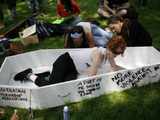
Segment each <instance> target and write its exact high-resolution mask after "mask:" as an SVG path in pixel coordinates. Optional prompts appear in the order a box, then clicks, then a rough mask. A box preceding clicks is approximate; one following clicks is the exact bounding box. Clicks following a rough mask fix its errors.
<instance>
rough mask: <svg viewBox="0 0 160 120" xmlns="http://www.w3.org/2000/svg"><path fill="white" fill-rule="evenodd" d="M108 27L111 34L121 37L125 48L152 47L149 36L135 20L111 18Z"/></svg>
mask: <svg viewBox="0 0 160 120" xmlns="http://www.w3.org/2000/svg"><path fill="white" fill-rule="evenodd" d="M109 27H110V29H111V30H112V32H115V33H117V34H118V35H122V36H123V38H124V39H125V41H126V42H127V46H152V38H151V35H150V34H149V32H148V31H147V30H146V29H145V28H144V27H143V26H142V25H141V23H140V22H139V21H138V20H137V19H122V18H121V17H112V18H111V19H110V20H109Z"/></svg>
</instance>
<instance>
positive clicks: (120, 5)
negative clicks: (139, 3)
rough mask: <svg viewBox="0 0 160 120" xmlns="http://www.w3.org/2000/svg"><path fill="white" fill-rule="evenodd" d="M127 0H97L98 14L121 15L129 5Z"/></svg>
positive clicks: (107, 16)
mask: <svg viewBox="0 0 160 120" xmlns="http://www.w3.org/2000/svg"><path fill="white" fill-rule="evenodd" d="M130 6H131V5H130V3H129V1H128V0H99V8H98V10H97V12H98V14H99V15H100V16H102V17H104V18H110V17H111V16H116V15H121V14H122V13H123V10H126V9H128V8H129V7H130Z"/></svg>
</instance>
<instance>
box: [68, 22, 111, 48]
mask: <svg viewBox="0 0 160 120" xmlns="http://www.w3.org/2000/svg"><path fill="white" fill-rule="evenodd" d="M77 26H78V27H77ZM77 26H75V27H73V29H72V30H71V32H69V34H68V38H67V39H66V40H65V41H66V42H65V47H66V46H67V47H68V48H72V46H71V45H70V44H69V43H70V42H72V43H74V45H75V46H77V45H76V42H77V41H78V40H79V41H81V43H85V46H84V45H82V44H81V46H80V45H79V47H81V48H83V47H84V48H86V47H89V48H91V47H95V46H97V47H106V44H107V42H108V41H109V40H110V39H111V37H112V35H113V34H112V32H111V31H110V30H107V31H105V30H103V29H102V28H100V27H99V26H97V25H96V24H93V23H90V22H79V23H78V24H77ZM76 29H77V30H78V31H81V32H79V33H80V34H82V36H81V35H80V36H78V37H79V38H78V39H77V38H75V36H74V35H75V34H77V33H75V32H74V31H76ZM71 35H72V36H71ZM76 37H77V36H76Z"/></svg>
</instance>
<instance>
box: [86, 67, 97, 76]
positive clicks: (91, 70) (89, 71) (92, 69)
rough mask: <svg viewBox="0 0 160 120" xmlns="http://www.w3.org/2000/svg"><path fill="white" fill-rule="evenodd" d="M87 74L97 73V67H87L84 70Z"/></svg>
mask: <svg viewBox="0 0 160 120" xmlns="http://www.w3.org/2000/svg"><path fill="white" fill-rule="evenodd" d="M86 73H87V75H88V76H93V75H96V74H97V68H95V67H88V68H87V70H86Z"/></svg>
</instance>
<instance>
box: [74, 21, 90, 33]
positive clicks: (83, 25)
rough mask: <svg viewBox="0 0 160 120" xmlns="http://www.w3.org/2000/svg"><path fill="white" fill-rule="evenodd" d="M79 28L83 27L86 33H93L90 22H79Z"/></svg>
mask: <svg viewBox="0 0 160 120" xmlns="http://www.w3.org/2000/svg"><path fill="white" fill-rule="evenodd" d="M77 26H82V27H83V29H84V32H85V33H91V24H90V22H79V23H78V24H77Z"/></svg>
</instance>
